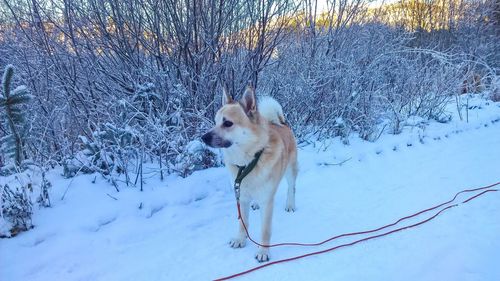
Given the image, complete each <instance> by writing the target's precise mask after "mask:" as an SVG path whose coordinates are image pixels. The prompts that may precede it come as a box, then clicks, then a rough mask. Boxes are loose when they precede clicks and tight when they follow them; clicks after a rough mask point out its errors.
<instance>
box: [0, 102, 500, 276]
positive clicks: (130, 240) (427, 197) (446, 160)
mask: <svg viewBox="0 0 500 281" xmlns="http://www.w3.org/2000/svg"><path fill="white" fill-rule="evenodd" d="M471 107H472V109H471V110H470V111H469V123H466V122H463V121H459V120H457V119H458V118H456V117H455V118H454V120H452V121H451V122H449V123H447V124H440V123H436V122H431V123H430V124H428V126H426V127H425V129H422V127H423V126H420V125H419V124H418V121H419V120H418V118H416V119H415V120H414V121H415V122H409V123H408V124H411V125H412V126H407V127H405V129H404V132H403V133H402V134H400V135H389V134H383V135H382V136H381V137H380V139H379V140H378V141H376V142H374V143H369V142H365V141H362V140H360V139H359V138H356V137H354V136H353V137H352V138H351V139H350V143H351V144H350V145H349V146H345V145H343V144H342V143H341V142H340V141H339V140H338V139H333V140H332V141H330V142H325V143H317V144H315V145H308V146H305V147H302V148H301V149H300V151H299V163H300V173H299V176H298V179H297V211H296V212H295V213H287V212H285V211H284V205H285V196H286V192H285V191H286V188H284V186H282V187H281V188H280V190H279V192H278V194H277V196H276V208H275V213H274V223H273V236H272V242H274V243H276V242H316V241H320V240H323V239H326V238H327V237H329V236H333V235H335V234H340V233H345V232H353V231H361V230H366V229H371V228H375V227H378V226H381V225H385V224H387V223H391V222H393V221H395V220H396V219H397V218H400V217H402V216H404V215H408V214H411V213H414V212H416V211H419V210H421V209H424V208H427V207H430V206H433V205H435V204H437V203H440V202H443V201H446V200H449V199H451V197H452V196H453V195H454V194H455V193H456V192H457V191H459V190H462V189H465V188H471V187H479V186H483V185H487V184H490V183H494V182H498V181H500V104H498V103H496V104H495V103H491V102H487V101H485V100H481V99H474V100H473V101H472V102H471ZM452 109H453V107H452V106H451V107H450V110H452ZM345 160H347V161H346V162H344V163H343V164H342V165H327V164H328V163H329V164H334V163H340V162H343V161H345ZM325 164H326V165H325ZM61 172H62V171H61V170H55V171H52V172H51V173H50V174H49V175H48V178H49V180H50V181H51V182H52V184H53V188H52V191H51V192H52V193H51V197H52V204H53V207H52V208H46V209H36V211H35V214H34V218H33V221H34V224H35V228H34V229H32V230H31V231H28V232H25V233H22V234H20V235H18V236H17V237H15V238H11V239H2V240H0V252H1V256H0V280H2V281H11V280H12V281H16V280H134V281H135V280H210V279H214V278H218V277H223V276H226V275H230V274H233V273H236V272H240V271H243V270H246V269H249V268H251V267H254V266H257V265H258V263H257V262H256V261H255V260H254V258H253V256H254V253H255V252H256V251H257V248H256V246H255V245H252V244H251V243H247V246H246V247H245V248H243V249H236V250H235V249H232V248H230V247H229V246H228V244H227V242H228V241H229V239H230V238H231V237H232V236H233V235H234V234H235V233H236V230H237V217H236V209H235V202H234V195H233V191H232V186H231V182H230V181H229V177H228V175H227V173H226V170H225V169H224V168H213V169H208V170H204V171H198V172H196V173H194V174H193V175H191V176H189V177H188V178H185V179H183V178H180V177H177V176H174V175H172V176H169V177H167V179H165V180H164V181H163V182H161V181H160V180H159V177H158V176H157V175H156V176H154V177H151V178H149V179H147V180H146V185H145V191H144V192H140V191H139V190H137V189H136V188H130V187H129V188H127V187H124V186H121V191H120V192H116V191H115V189H114V187H113V186H111V185H110V184H108V183H107V182H105V181H104V179H102V178H101V177H100V176H95V175H80V176H77V177H75V178H72V179H64V178H62V177H61V176H60V174H61ZM94 179H95V183H92V182H93V181H94ZM4 180H6V179H4ZM66 189H68V192H67V194H66V197H65V199H64V200H60V198H61V196H62V194H63V193H64V192H65V190H66ZM462 198H464V197H462ZM426 217H428V216H427V215H424V216H422V217H419V218H420V219H424V218H426ZM499 218H500V192H491V193H488V194H485V195H484V196H482V197H480V198H478V199H476V200H473V201H471V202H470V203H468V204H464V205H460V206H458V207H456V208H452V209H450V210H449V211H447V212H445V213H443V214H442V215H440V216H439V217H437V218H436V219H435V220H432V221H430V222H429V223H426V224H424V225H421V226H419V227H416V228H412V229H408V230H405V231H402V232H398V233H395V234H393V235H390V236H387V237H382V238H378V239H375V240H371V241H367V242H364V243H360V244H357V245H354V246H352V247H347V248H342V249H339V250H337V251H334V252H330V253H326V254H323V255H319V256H315V257H310V258H306V259H302V260H299V261H293V262H290V263H286V264H278V265H274V266H271V267H268V268H265V269H263V270H260V271H257V272H253V273H250V274H249V275H246V276H243V277H241V278H240V279H241V280H455V281H457V280H491V281H494V280H500V267H499V266H498V262H499V261H500V238H499V237H500V219H499ZM259 221H260V218H259V211H254V212H252V213H251V220H250V224H251V230H250V233H251V235H252V236H253V237H256V238H258V237H259V233H260V223H259ZM416 221H418V220H412V221H410V222H407V223H406V224H409V223H411V222H416ZM362 237H365V236H359V237H350V238H344V239H340V240H338V241H337V240H335V241H332V242H331V243H328V244H327V245H324V246H320V247H312V248H299V247H282V248H273V249H271V259H272V260H278V259H283V258H288V257H291V256H296V255H299V254H303V253H307V252H310V251H317V250H321V249H325V248H329V247H333V246H335V245H339V244H342V243H348V242H351V241H354V240H357V239H359V238H362Z"/></svg>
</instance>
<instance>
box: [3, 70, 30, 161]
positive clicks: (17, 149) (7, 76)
mask: <svg viewBox="0 0 500 281" xmlns="http://www.w3.org/2000/svg"><path fill="white" fill-rule="evenodd" d="M13 76H14V66H13V65H11V64H9V65H7V66H6V67H5V71H4V74H3V78H2V93H0V109H1V115H2V116H5V120H6V128H7V130H8V131H10V133H8V134H7V135H6V136H4V137H2V138H1V139H0V142H1V143H2V146H1V151H2V153H3V154H4V155H6V156H7V157H9V158H12V159H13V160H14V164H15V165H16V167H21V164H22V161H23V159H24V154H23V137H24V132H23V131H24V130H23V128H24V125H25V120H26V118H25V116H26V113H25V112H23V105H26V104H28V103H29V102H30V100H31V98H32V96H31V95H30V94H29V91H28V89H27V88H26V86H24V85H22V86H18V87H17V88H15V89H14V90H13V91H11V85H12V78H13ZM2 119H4V118H2Z"/></svg>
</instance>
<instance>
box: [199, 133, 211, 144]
mask: <svg viewBox="0 0 500 281" xmlns="http://www.w3.org/2000/svg"><path fill="white" fill-rule="evenodd" d="M201 140H202V141H203V142H204V143H206V144H210V143H211V142H212V133H210V132H208V133H206V134H204V135H203V136H202V137H201Z"/></svg>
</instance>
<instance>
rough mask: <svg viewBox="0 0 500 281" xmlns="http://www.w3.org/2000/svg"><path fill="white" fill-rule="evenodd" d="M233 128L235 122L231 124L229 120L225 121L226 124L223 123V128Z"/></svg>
mask: <svg viewBox="0 0 500 281" xmlns="http://www.w3.org/2000/svg"><path fill="white" fill-rule="evenodd" d="M231 126H233V122H231V121H229V120H224V122H222V127H226V128H229V127H231Z"/></svg>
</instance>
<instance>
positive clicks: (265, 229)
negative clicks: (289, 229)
mask: <svg viewBox="0 0 500 281" xmlns="http://www.w3.org/2000/svg"><path fill="white" fill-rule="evenodd" d="M273 203H274V200H273V198H269V199H268V200H267V202H265V203H264V204H263V205H264V207H263V208H262V209H263V210H262V239H261V241H262V242H261V244H262V245H269V242H270V241H271V225H272V220H273V205H274V204H273ZM255 258H256V259H257V261H259V262H266V261H269V247H260V246H259V251H258V252H257V254H256V255H255Z"/></svg>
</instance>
